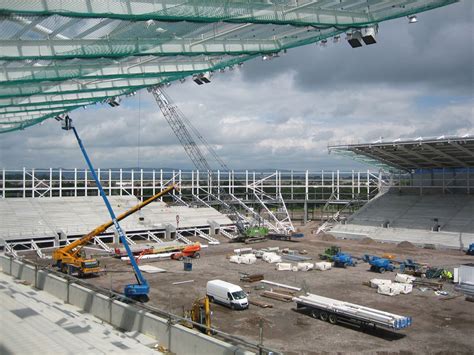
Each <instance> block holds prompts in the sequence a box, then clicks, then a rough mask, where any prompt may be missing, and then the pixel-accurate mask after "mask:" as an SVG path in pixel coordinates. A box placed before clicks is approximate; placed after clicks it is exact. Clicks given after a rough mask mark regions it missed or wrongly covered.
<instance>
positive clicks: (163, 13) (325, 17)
mask: <svg viewBox="0 0 474 355" xmlns="http://www.w3.org/2000/svg"><path fill="white" fill-rule="evenodd" d="M344 2H347V1H342V2H341V3H340V4H339V8H340V7H344V5H345V4H344ZM383 2H385V3H386V7H387V8H389V9H391V8H392V10H393V6H391V5H392V4H391V3H392V2H390V1H386V0H383ZM432 2H433V3H435V4H436V3H441V4H443V3H450V2H451V1H432ZM417 3H425V1H423V0H414V1H411V4H410V5H406V7H407V8H408V9H412V7H416V6H420V5H419V4H417ZM423 5H425V4H423ZM438 6H440V5H438ZM339 8H332V9H331V8H328V9H326V8H324V7H322V6H321V5H320V2H314V1H313V2H310V3H308V4H305V5H304V6H301V5H299V4H298V3H297V5H296V6H295V2H294V1H286V2H281V1H278V2H277V3H275V4H274V3H272V2H251V1H248V2H229V1H213V2H212V3H210V4H206V3H205V2H203V3H202V4H199V3H195V2H190V3H187V2H183V1H180V0H168V1H146V2H145V1H139V0H127V1H117V0H115V1H114V0H77V1H74V2H73V4H72V5H70V4H68V3H64V1H61V0H43V1H28V0H17V1H14V2H9V3H6V4H2V6H1V8H0V9H2V10H3V11H4V12H6V13H8V12H11V13H25V14H31V15H35V14H41V15H45V14H48V15H52V14H58V15H63V16H72V17H100V18H119V19H124V20H137V19H147V20H148V19H153V20H161V21H167V20H168V21H169V20H174V21H179V20H181V21H183V20H188V21H207V22H209V21H215V22H217V21H226V22H238V23H241V22H255V23H272V24H275V23H277V24H290V25H291V24H295V25H300V24H313V25H316V24H322V25H333V24H339V25H344V24H350V25H354V24H364V23H368V22H371V21H373V17H372V16H371V15H370V14H368V13H367V11H366V10H367V5H366V4H365V2H364V4H361V5H359V6H357V7H353V10H352V11H347V10H340V9H339ZM399 11H400V10H399Z"/></svg>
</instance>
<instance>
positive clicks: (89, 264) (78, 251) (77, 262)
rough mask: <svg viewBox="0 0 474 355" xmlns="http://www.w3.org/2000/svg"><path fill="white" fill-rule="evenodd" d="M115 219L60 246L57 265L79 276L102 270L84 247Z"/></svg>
mask: <svg viewBox="0 0 474 355" xmlns="http://www.w3.org/2000/svg"><path fill="white" fill-rule="evenodd" d="M174 188H175V186H174V185H173V186H169V187H167V188H166V189H164V190H163V191H161V192H159V193H157V194H155V195H154V196H152V197H150V198H149V199H147V200H146V201H143V202H141V203H139V204H137V205H136V206H134V207H132V208H131V209H129V210H128V211H126V212H124V213H122V214H121V215H119V216H118V217H117V221H121V220H123V219H125V218H126V217H128V216H130V215H131V214H133V213H135V212H137V211H139V210H140V209H142V208H143V207H145V206H146V205H148V204H150V203H151V202H153V201H155V200H156V199H158V198H160V197H161V196H163V195H166V194H167V193H168V192H170V191H172V190H173V189H174ZM113 224H114V223H113V221H109V222H107V223H104V224H102V225H100V226H99V227H97V228H95V229H94V230H92V231H91V232H89V233H88V234H86V235H85V236H83V237H82V238H80V239H78V240H76V241H74V242H72V243H71V244H69V245H66V246H64V247H62V248H58V249H56V250H54V251H53V260H54V262H55V266H56V267H58V269H59V270H60V271H61V272H63V273H65V274H69V275H72V274H77V276H79V277H83V276H86V275H91V274H96V273H98V272H100V271H101V269H100V267H99V261H98V260H96V259H87V258H86V255H85V252H84V250H83V247H84V246H85V245H87V243H89V242H90V241H91V240H92V239H93V238H94V237H96V236H98V235H100V234H102V233H104V232H105V231H106V230H107V229H108V228H110V227H111V226H112V225H113Z"/></svg>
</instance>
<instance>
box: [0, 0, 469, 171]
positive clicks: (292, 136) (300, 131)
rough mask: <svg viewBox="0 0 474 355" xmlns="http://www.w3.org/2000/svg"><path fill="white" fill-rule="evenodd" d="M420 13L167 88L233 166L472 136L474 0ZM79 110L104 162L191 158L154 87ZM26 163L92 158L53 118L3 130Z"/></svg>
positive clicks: (348, 163) (12, 158) (5, 161)
mask: <svg viewBox="0 0 474 355" xmlns="http://www.w3.org/2000/svg"><path fill="white" fill-rule="evenodd" d="M418 20H419V22H418V23H417V24H412V25H409V24H408V23H407V20H406V19H405V18H403V19H400V20H395V21H390V22H384V23H382V24H381V25H380V28H379V35H378V43H377V44H376V45H372V46H364V47H361V48H357V49H352V48H351V47H350V46H349V45H348V44H347V42H345V41H342V42H340V43H338V44H332V43H331V44H329V46H328V47H326V48H322V47H320V46H317V45H310V46H306V47H302V48H297V49H292V50H290V51H288V53H286V54H285V55H283V56H281V57H280V58H277V59H275V60H272V61H269V62H267V61H265V62H264V61H261V60H260V59H256V60H253V61H251V62H247V63H246V64H245V65H244V66H243V68H242V69H241V70H238V71H237V70H234V71H233V72H227V73H222V74H221V73H219V74H216V75H215V77H214V79H213V80H212V83H211V84H207V85H202V86H197V85H196V84H194V83H192V82H191V81H190V80H188V81H187V82H186V83H184V84H179V83H176V84H173V85H172V86H171V87H170V88H169V89H168V94H169V95H170V96H171V97H172V98H173V99H174V101H175V102H176V103H177V104H178V106H179V107H180V109H181V111H183V112H184V113H185V114H186V115H187V117H188V118H189V119H190V120H191V121H192V122H193V124H194V125H195V126H196V127H197V128H198V129H199V130H200V131H201V133H202V134H203V135H204V136H205V137H206V139H207V140H208V141H209V142H210V143H211V144H212V145H213V146H214V147H215V149H216V150H217V151H218V154H219V155H220V156H221V157H222V159H223V160H224V161H226V162H227V165H228V166H230V167H231V168H234V169H262V168H268V169H270V168H271V169H275V168H279V169H310V170H319V169H353V168H356V169H357V168H362V167H364V168H366V166H363V165H360V164H358V163H356V162H354V161H352V160H350V159H347V158H341V157H335V156H332V155H328V151H327V146H328V144H334V143H338V142H350V141H365V142H370V141H374V140H377V139H379V138H380V137H383V138H384V139H392V138H393V139H395V138H399V137H408V138H411V137H419V136H438V135H443V134H444V135H448V134H449V135H463V134H466V133H470V134H474V112H473V110H474V109H473V108H474V98H473V97H474V95H473V94H474V84H473V76H474V75H473V71H474V69H473V68H474V65H473V63H474V53H473V52H474V49H473V48H474V39H473V33H474V25H473V2H472V1H470V0H464V1H462V2H461V3H458V4H455V5H452V6H449V7H446V8H441V9H437V10H433V11H431V12H427V13H422V14H420V15H419V16H418ZM72 117H73V119H74V121H75V125H76V127H77V129H78V130H79V132H80V134H81V135H82V139H83V141H84V143H85V144H86V146H87V147H88V151H89V154H90V155H91V157H92V160H93V162H94V164H95V166H96V167H102V168H108V167H136V166H140V167H148V168H149V167H154V168H160V167H173V168H181V169H187V168H191V167H192V164H191V162H190V160H189V159H188V158H187V156H186V155H185V153H184V150H183V148H182V147H181V146H180V145H179V143H178V141H177V138H176V137H175V136H174V135H173V133H172V131H171V129H170V128H169V126H168V125H167V123H166V122H165V121H164V119H163V116H162V115H161V112H160V111H159V109H158V107H157V105H156V103H155V102H154V101H153V98H152V97H151V96H150V94H148V93H147V92H146V91H142V92H140V93H139V94H138V95H137V96H135V97H133V98H128V99H126V100H124V101H123V102H122V105H121V106H120V107H119V108H110V107H109V106H105V105H104V106H101V107H97V108H94V109H87V110H78V111H74V112H73V113H72ZM211 165H212V163H211ZM23 166H24V167H28V168H30V167H78V168H82V167H84V166H85V164H84V162H83V159H82V156H81V155H80V152H79V149H78V147H77V143H76V142H75V139H74V138H73V135H72V133H71V132H65V131H62V130H60V129H59V127H58V124H57V122H56V121H54V120H49V121H48V122H45V123H44V124H43V125H37V126H34V127H31V128H28V129H26V130H24V131H20V132H14V133H8V134H4V135H0V167H4V168H9V169H12V168H21V167H23ZM216 167H217V166H216Z"/></svg>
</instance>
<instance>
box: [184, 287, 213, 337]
mask: <svg viewBox="0 0 474 355" xmlns="http://www.w3.org/2000/svg"><path fill="white" fill-rule="evenodd" d="M211 314H212V313H211V306H210V302H209V298H208V297H207V296H205V297H203V298H199V299H197V300H196V301H194V303H193V306H192V308H191V309H190V310H188V311H185V312H184V318H187V319H190V320H191V321H192V322H193V323H191V322H184V323H183V325H184V326H187V327H188V328H194V327H197V328H198V329H199V330H200V331H201V332H203V333H205V334H207V335H211ZM195 323H198V324H201V325H202V326H198V325H196V324H195Z"/></svg>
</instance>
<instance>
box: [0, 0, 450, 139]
mask: <svg viewBox="0 0 474 355" xmlns="http://www.w3.org/2000/svg"><path fill="white" fill-rule="evenodd" d="M457 1H458V0H410V1H407V0H370V1H365V0H364V1H362V0H318V1H311V0H289V1H285V0H260V1H259V0H255V1H251V0H245V1H244V0H227V1H224V0H211V1H204V0H190V1H185V0H163V1H159V0H68V1H65V0H41V1H31V0H2V1H1V3H0V48H1V51H0V133H2V132H8V131H13V130H19V129H24V128H25V127H28V126H31V125H34V124H37V123H40V122H42V121H44V120H45V119H48V118H51V117H55V116H58V115H60V114H62V113H66V112H69V111H71V110H74V109H76V108H79V107H84V106H87V105H90V104H95V103H98V102H104V101H106V100H107V99H109V98H112V97H116V96H121V95H129V94H132V93H134V92H135V91H137V90H139V89H142V88H146V87H150V86H154V85H158V84H162V83H167V82H171V81H174V80H178V79H182V78H184V77H186V76H189V75H192V74H196V73H205V72H210V71H216V70H219V69H225V68H229V67H233V66H234V65H236V64H240V63H242V62H244V61H247V60H250V59H252V58H254V57H256V56H259V55H265V54H266V55H276V54H277V53H278V52H280V51H283V50H286V49H289V48H293V47H298V46H303V45H306V44H310V43H316V42H318V41H321V40H325V39H327V38H330V37H334V36H339V35H341V34H343V33H346V32H351V31H354V30H357V29H361V28H366V27H368V26H374V25H377V24H378V23H380V22H382V21H386V20H390V19H394V18H398V17H403V16H408V15H412V14H416V13H419V12H423V11H427V10H431V9H433V8H437V7H440V6H445V5H449V4H451V3H454V2H457Z"/></svg>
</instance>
